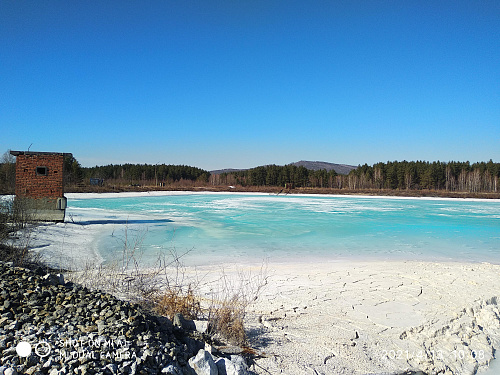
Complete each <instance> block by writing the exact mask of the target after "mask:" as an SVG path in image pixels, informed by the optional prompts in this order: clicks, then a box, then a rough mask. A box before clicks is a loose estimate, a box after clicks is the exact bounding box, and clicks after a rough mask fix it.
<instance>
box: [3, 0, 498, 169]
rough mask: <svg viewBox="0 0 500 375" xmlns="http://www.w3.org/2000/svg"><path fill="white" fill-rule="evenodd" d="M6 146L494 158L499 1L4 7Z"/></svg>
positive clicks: (194, 155)
mask: <svg viewBox="0 0 500 375" xmlns="http://www.w3.org/2000/svg"><path fill="white" fill-rule="evenodd" d="M0 127H1V137H0V152H1V153H3V152H4V151H6V150H7V149H13V150H26V149H28V147H29V146H30V144H33V145H32V146H31V151H61V152H71V153H73V155H74V156H75V157H76V158H77V160H79V161H80V163H81V164H82V165H84V166H93V165H96V164H97V165H104V164H109V163H115V164H116V163H126V162H131V163H151V164H156V163H158V162H159V163H167V164H187V165H193V166H198V167H201V168H204V169H209V170H210V169H217V168H228V167H233V168H248V167H253V166H257V165H262V164H272V163H274V164H287V163H291V162H294V161H298V160H300V159H304V160H321V161H329V162H335V163H345V164H354V165H357V164H363V163H365V162H366V163H368V164H373V163H376V162H379V161H387V160H404V159H406V160H430V161H433V160H442V161H449V160H460V161H466V160H469V161H471V162H475V161H483V160H484V161H487V160H489V159H493V161H496V162H500V1H498V0H493V1H489V0H482V1H465V2H464V1H436V0H433V1H420V0H419V1H402V0H397V1H375V0H373V1H372V0H370V1H353V0H346V1H293V0H286V1H273V0H262V1H261V0H249V1H233V0H227V1H210V0H203V1H190V0H185V1H184V0H183V1H178V0H162V1H123V0H120V1H88V0H85V1H68V0H64V1H52V0H44V1H22V0H1V1H0Z"/></svg>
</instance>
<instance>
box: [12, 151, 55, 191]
mask: <svg viewBox="0 0 500 375" xmlns="http://www.w3.org/2000/svg"><path fill="white" fill-rule="evenodd" d="M63 164H64V155H62V154H60V155H59V154H54V155H29V154H28V155H18V156H16V195H17V196H20V197H30V198H62V197H63V196H64V187H63ZM37 167H47V168H48V173H47V176H40V175H37V173H36V168H37Z"/></svg>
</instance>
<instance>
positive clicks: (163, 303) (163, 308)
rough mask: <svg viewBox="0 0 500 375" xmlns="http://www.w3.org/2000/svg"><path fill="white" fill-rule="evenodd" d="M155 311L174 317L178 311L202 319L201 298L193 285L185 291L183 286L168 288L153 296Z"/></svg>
mask: <svg viewBox="0 0 500 375" xmlns="http://www.w3.org/2000/svg"><path fill="white" fill-rule="evenodd" d="M152 300H153V304H154V307H153V311H154V312H156V313H157V314H160V315H164V316H166V317H168V318H169V319H173V317H174V315H175V314H177V313H180V314H182V316H183V317H184V318H187V319H200V317H201V316H202V310H201V304H200V300H199V298H198V297H197V296H196V295H195V292H194V290H193V288H192V287H191V285H188V287H187V289H186V290H185V291H184V290H183V289H182V288H175V289H167V290H165V291H162V292H160V293H158V294H157V295H156V296H154V297H153V299H152Z"/></svg>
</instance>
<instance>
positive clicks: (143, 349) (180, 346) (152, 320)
mask: <svg viewBox="0 0 500 375" xmlns="http://www.w3.org/2000/svg"><path fill="white" fill-rule="evenodd" d="M190 326H192V324H186V321H185V320H184V319H183V318H182V316H176V318H175V319H174V322H171V321H170V320H169V319H167V318H165V317H161V316H155V315H152V314H150V313H148V312H147V311H145V310H144V309H143V308H142V307H141V306H140V305H138V304H131V303H129V302H126V301H121V300H119V299H117V298H115V297H114V296H112V295H110V294H107V293H102V292H100V291H91V290H88V289H87V288H84V287H82V286H81V285H78V284H73V283H70V282H68V283H65V282H64V278H63V277H62V275H54V274H44V272H43V271H42V270H41V269H40V270H37V271H31V270H28V269H25V268H20V267H14V266H13V265H12V264H11V263H3V262H0V375H15V374H31V375H34V374H50V375H56V374H57V375H61V374H82V375H84V374H96V375H101V374H102V375H104V374H112V375H114V374H131V375H133V374H165V375H169V374H170V375H202V374H203V375H204V374H207V375H225V374H228V375H231V374H239V375H246V374H252V372H250V371H249V370H248V367H247V363H246V361H245V359H244V358H243V357H242V356H239V355H224V354H222V353H220V352H217V351H215V350H212V347H211V346H209V345H207V344H206V343H205V342H204V341H203V340H202V339H203V335H202V334H201V333H198V332H196V331H191V330H190V328H189V327H190ZM205 349H207V350H205Z"/></svg>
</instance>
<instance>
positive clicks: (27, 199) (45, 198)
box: [10, 151, 71, 221]
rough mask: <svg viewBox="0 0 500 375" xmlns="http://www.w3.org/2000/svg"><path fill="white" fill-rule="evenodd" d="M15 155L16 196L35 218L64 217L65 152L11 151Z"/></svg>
mask: <svg viewBox="0 0 500 375" xmlns="http://www.w3.org/2000/svg"><path fill="white" fill-rule="evenodd" d="M10 153H11V155H13V156H15V157H16V200H18V201H22V202H23V204H24V207H25V208H26V209H27V210H28V211H29V213H30V214H31V216H32V217H33V219H34V220H40V221H64V214H65V212H66V198H65V197H64V158H65V157H66V156H71V154H68V153H57V152H31V151H11V152H10Z"/></svg>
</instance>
